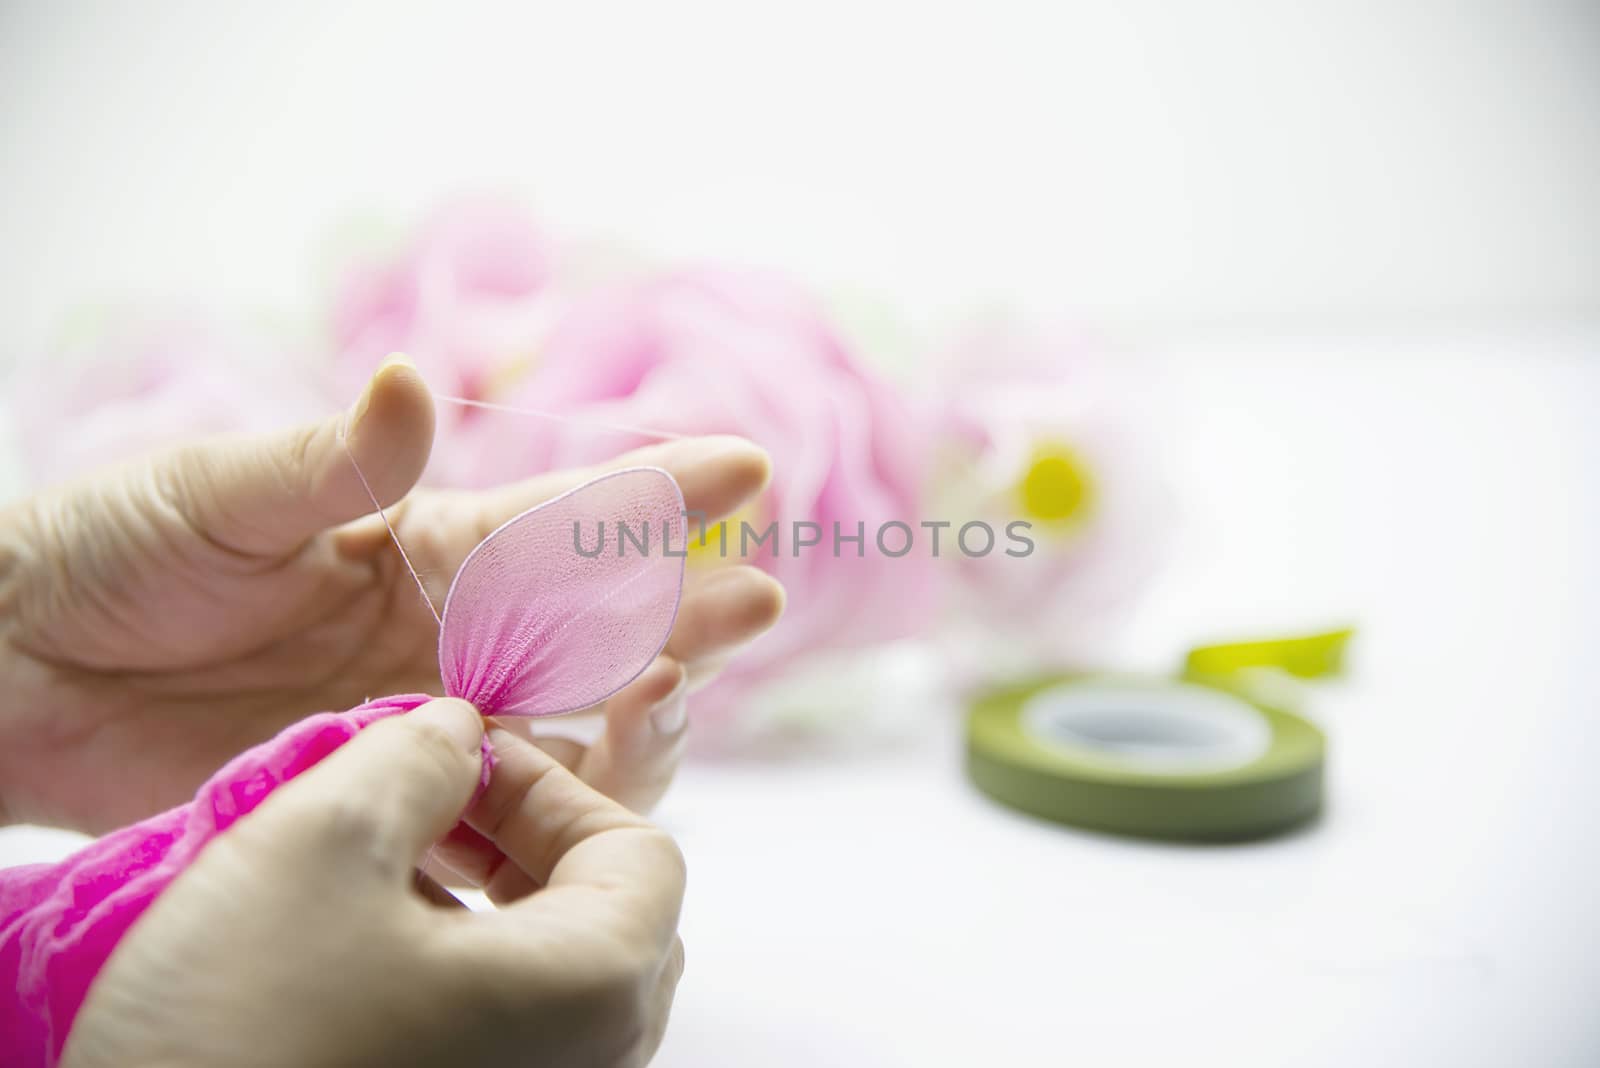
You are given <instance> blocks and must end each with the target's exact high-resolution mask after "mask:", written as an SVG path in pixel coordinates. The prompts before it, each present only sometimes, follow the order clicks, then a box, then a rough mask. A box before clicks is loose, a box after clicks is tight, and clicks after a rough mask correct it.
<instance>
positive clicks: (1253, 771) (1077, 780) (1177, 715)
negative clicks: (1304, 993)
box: [967, 675, 1324, 841]
mask: <svg viewBox="0 0 1600 1068" xmlns="http://www.w3.org/2000/svg"><path fill="white" fill-rule="evenodd" d="M1323 751H1324V743H1323V737H1322V732H1321V731H1320V730H1318V729H1317V728H1316V727H1315V726H1313V725H1312V724H1311V723H1310V722H1308V721H1307V720H1305V719H1303V718H1301V717H1300V716H1297V715H1295V714H1294V713H1292V712H1289V711H1287V710H1285V709H1282V708H1277V707H1274V706H1272V705H1269V704H1267V703H1264V702H1263V701H1261V700H1260V699H1258V698H1255V697H1253V696H1251V695H1250V694H1249V693H1247V692H1246V691H1245V690H1244V689H1243V687H1242V686H1240V685H1237V684H1235V683H1233V682H1230V681H1229V680H1226V679H1219V678H1201V677H1193V678H1188V679H1182V680H1168V679H1152V678H1138V677H1128V676H1113V675H1083V676H1066V677H1054V678H1048V679H1042V680H1036V681H1034V682H1031V683H1027V684H1024V685H1019V686H1012V687H1007V688H1005V689H1000V690H995V691H993V692H991V693H989V694H987V695H986V696H984V697H982V698H980V699H979V700H978V701H977V702H976V704H975V705H974V707H973V709H972V712H971V715H970V717H969V718H968V721H967V771H968V774H969V775H970V776H971V778H972V781H973V782H974V783H976V784H977V786H978V787H979V789H981V790H983V791H984V792H985V793H987V794H989V795H990V796H991V797H994V798H995V799H997V800H999V801H1002V802H1004V803H1006V804H1007V805H1011V806H1012V807H1014V808H1018V809H1021V810H1022V811H1024V812H1030V813H1033V814H1034V815H1037V816H1043V817H1045V818H1046V819H1050V820H1055V821H1057V822H1059V823H1067V824H1071V825H1073V826H1077V827H1086V828H1090V829H1093V830H1098V831H1108V832H1111V833H1115V834H1128V835H1138V836H1143V837H1152V838H1167V839H1180V840H1190V841H1220V840H1237V839H1244V838H1256V837H1261V836H1264V835H1268V834H1272V833H1274V832H1277V831H1281V830H1285V829H1287V828H1289V827H1292V826H1294V825H1295V824H1298V823H1302V822H1304V821H1306V820H1308V819H1310V818H1311V817H1312V816H1314V815H1315V814H1316V813H1317V811H1318V810H1319V809H1320V808H1321V805H1322V768H1323Z"/></svg>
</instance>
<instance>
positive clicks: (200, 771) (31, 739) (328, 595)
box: [0, 362, 783, 832]
mask: <svg viewBox="0 0 1600 1068" xmlns="http://www.w3.org/2000/svg"><path fill="white" fill-rule="evenodd" d="M345 421H346V416H345V415H339V416H333V417H330V418H328V419H326V420H324V421H323V422H321V423H317V424H312V425H310V426H305V427H300V428H297V429H294V430H290V431H285V432H283V433H280V434H275V435H267V436H262V437H235V438H222V439H217V440H213V441H209V442H204V443H201V444H196V445H192V446H186V447H183V448H179V449H175V450H170V451H167V452H164V453H159V454H156V455H153V456H150V457H146V458H141V459H137V460H133V461H131V462H129V463H128V464H125V465H123V466H121V467H117V468H113V469H110V470H107V471H105V472H102V473H99V474H97V475H94V476H92V477H90V478H88V479H86V480H84V481H81V482H78V483H76V484H72V485H68V486H64V487H61V488H59V489H55V490H52V491H49V492H46V493H43V494H40V495H38V496H36V497H34V498H31V499H29V500H27V501H24V502H22V503H21V504H19V505H17V506H14V507H12V508H11V509H9V510H8V511H7V512H6V513H5V514H4V515H3V516H0V628H3V634H4V637H5V639H6V640H5V641H4V642H3V643H0V680H4V682H5V685H6V687H7V690H8V699H7V701H6V703H5V706H4V711H0V822H7V821H32V822H39V823H54V824H62V825H67V826H74V827H78V828H80V829H83V830H88V831H93V832H98V831H103V830H105V829H107V828H109V827H114V826H117V825H120V824H123V823H127V822H130V821H132V820H134V819H138V818H141V817H143V816H146V815H149V814H150V813H153V812H156V811H159V810H161V809H163V808H167V807H170V806H171V805H174V804H177V803H179V802H181V801H183V800H185V799H186V798H188V797H189V796H190V795H191V794H192V793H193V791H194V790H195V788H196V787H197V786H198V785H199V784H200V783H201V782H202V781H203V780H204V779H205V777H206V776H207V775H208V774H210V773H211V772H212V771H214V770H215V769H216V768H217V767H219V766H220V765H222V764H223V763H225V762H226V761H227V760H228V758H230V757H231V756H233V755H234V754H235V753H237V752H239V751H241V750H243V749H245V748H247V747H249V746H250V745H253V744H255V743H257V742H260V741H262V740H263V739H265V738H267V737H270V736H271V735H272V734H274V733H275V732H276V731H278V730H280V729H281V728H282V727H283V726H285V725H286V724H288V723H291V722H293V721H295V720H297V719H300V718H302V717H304V716H306V715H308V714H311V713H313V712H320V711H325V710H339V709H343V708H348V707H350V706H353V705H355V704H359V703H360V702H362V701H363V700H365V699H366V698H368V697H369V696H376V695H379V694H383V693H405V692H433V693H437V692H439V676H438V660H437V640H438V629H437V625H436V623H435V620H434V618H433V616H432V614H431V613H430V612H429V610H428V608H427V606H426V605H424V604H422V603H421V597H420V596H419V595H418V593H417V591H416V588H415V586H414V584H413V582H412V579H411V576H410V574H409V573H408V572H407V571H406V570H405V568H404V566H403V564H402V562H401V560H400V557H399V554H398V553H397V552H396V551H395V549H394V546H393V544H392V543H391V542H390V540H389V537H388V532H387V531H386V530H385V529H384V526H383V523H382V522H381V520H380V518H379V517H378V516H376V515H374V514H371V512H372V505H371V501H370V499H369V498H368V496H367V493H366V491H365V490H364V489H363V488H362V485H361V482H360V480H359V478H358V477H357V475H356V471H355V468H354V467H353V466H352V464H351V462H350V456H349V455H347V454H346V441H341V440H340V437H339V433H340V428H341V425H342V424H343V423H344V422H345ZM433 425H434V413H433V403H432V400H431V397H430V395H429V393H428V390H427V387H426V385H425V384H424V383H423V382H422V379H421V377H420V376H419V375H418V374H417V372H416V369H415V368H414V367H412V366H411V365H409V364H407V363H403V362H402V363H390V364H386V365H385V366H384V367H383V368H380V369H379V371H378V372H377V373H376V374H375V375H374V377H373V379H372V381H371V383H370V384H369V385H368V387H367V390H366V391H365V393H364V394H363V396H362V397H361V399H360V400H358V401H357V403H356V405H355V406H354V408H353V409H352V410H351V412H350V413H348V427H347V439H346V440H347V443H348V447H349V450H350V452H351V453H353V454H354V456H355V457H356V458H357V460H358V462H359V463H360V465H361V469H362V470H363V471H364V472H365V473H366V475H367V478H368V480H369V482H370V484H371V487H372V489H373V491H374V493H375V494H376V495H377V497H378V498H379V499H380V500H381V501H382V502H383V503H384V504H385V505H393V507H391V508H390V509H389V518H390V521H391V522H392V523H393V524H394V526H395V529H396V531H397V533H398V535H399V537H400V539H401V541H402V542H403V544H404V545H405V546H406V550H407V552H408V553H409V554H410V556H411V559H412V562H413V563H414V564H415V565H416V566H417V568H418V570H419V572H420V573H421V574H422V576H423V580H424V582H425V584H426V585H427V586H428V587H429V594H430V596H431V597H432V599H433V601H434V603H435V604H437V603H439V602H440V601H441V600H442V598H443V595H444V592H445V590H446V588H447V587H448V584H449V581H450V578H451V577H452V576H453V575H454V574H455V571H456V569H457V567H458V566H459V565H460V563H461V560H462V559H463V558H464V557H465V556H466V554H467V553H468V552H470V551H471V549H472V548H473V547H474V546H475V545H476V544H477V543H478V542H479V541H480V540H481V539H482V538H483V537H485V536H486V535H487V534H488V533H489V532H491V531H492V530H493V529H494V528H495V527H497V526H499V525H500V524H501V523H502V522H503V521H504V520H506V519H508V518H510V517H511V516H512V515H515V514H516V513H518V512H521V511H523V510H525V509H527V508H530V507H532V506H533V505H535V504H537V503H539V502H540V501H542V500H546V499H548V498H550V497H552V496H554V495H556V494H558V493H561V492H563V491H564V490H566V489H568V488H570V487H571V486H573V485H576V484H577V483H578V482H580V481H582V480H583V479H584V478H586V477H589V476H590V475H592V474H593V473H595V472H594V471H593V470H590V471H563V472H556V473H552V474H548V475H541V476H539V477H536V478H533V479H530V480H528V481H526V482H523V483H520V484H517V485H514V486H508V487H503V488H500V489H495V490H489V491H485V492H481V493H468V492H460V491H439V490H415V491H412V487H413V485H414V484H415V482H416V480H417V479H418V478H419V477H420V475H421V473H422V470H423V467H424V465H425V464H426V462H427V457H428V453H429V451H430V449H431V446H432V440H433ZM636 464H654V465H657V466H660V467H662V468H665V469H666V470H667V471H668V472H670V473H671V474H672V475H673V476H674V477H675V478H676V479H677V480H678V482H679V484H680V486H681V487H682V489H683V493H684V499H685V502H686V504H687V506H688V507H689V508H690V509H691V510H699V511H703V512H705V513H706V514H707V516H708V517H710V518H716V517H718V516H721V515H726V514H727V513H729V512H732V511H733V510H735V509H737V508H738V507H739V506H740V505H741V504H743V503H744V502H745V501H746V500H747V499H749V498H750V497H752V496H753V495H754V494H756V493H758V492H759V491H760V490H761V488H762V487H763V486H764V485H765V483H766V480H767V478H768V474H769V466H768V460H767V457H766V454H765V453H764V452H762V451H761V450H760V449H758V448H757V447H755V446H754V445H752V444H750V443H749V442H747V441H743V440H741V439H738V438H728V437H710V438H690V439H684V440H679V441H673V442H670V443H667V444H664V445H658V446H653V447H650V448H646V449H640V450H638V451H636V452H633V453H630V454H628V455H626V456H624V457H621V458H619V459H618V460H617V461H615V462H614V463H613V464H611V465H608V466H631V465H636ZM408 491H409V492H408ZM395 502H398V503H395ZM782 605H783V594H782V590H781V588H780V587H779V586H778V585H777V584H776V583H775V582H774V581H773V580H772V579H770V578H769V577H768V576H766V575H765V574H763V573H762V572H760V571H757V570H756V569H754V568H749V567H727V568H719V569H715V570H713V571H711V572H709V573H706V574H703V575H698V576H694V575H692V576H691V578H690V581H689V583H688V584H687V585H686V587H685V591H684V599H683V603H682V606H681V608H680V610H679V613H678V619H677V623H676V626H675V628H674V630H673V633H672V637H671V638H670V639H669V641H668V643H667V647H666V649H665V650H664V652H663V655H662V657H661V658H660V659H659V660H658V662H657V663H655V664H653V665H652V666H651V667H650V668H649V669H647V670H646V672H645V673H644V674H643V675H641V676H640V677H639V678H638V679H636V680H635V681H634V682H633V683H632V684H630V686H629V687H628V688H626V689H624V690H623V691H622V692H621V693H619V694H618V695H617V696H616V697H614V698H613V699H612V701H611V702H609V703H608V706H607V709H606V714H607V719H608V722H607V727H606V731H605V733H604V736H603V738H602V740H601V741H599V742H597V743H596V745H595V746H593V747H590V748H582V747H578V746H575V745H574V744H573V743H571V742H568V741H565V740H560V739H550V740H549V741H548V742H546V743H544V744H548V745H549V746H550V748H551V749H552V751H553V752H554V753H555V755H556V756H558V757H559V758H560V759H561V760H562V761H563V762H564V763H566V764H569V765H570V766H571V767H573V768H574V769H575V770H576V771H577V772H578V774H579V775H580V776H582V777H583V778H585V779H586V780H587V781H589V782H591V783H593V784H594V785H596V786H597V787H599V788H600V789H602V790H604V791H606V792H608V793H610V794H611V795H612V796H614V797H615V798H617V799H619V800H621V801H622V802H623V803H625V804H628V805H630V806H633V807H635V808H637V809H640V810H643V809H645V808H648V807H649V805H651V804H653V803H654V801H655V800H656V799H658V798H659V796H660V794H661V792H662V790H664V789H665V787H666V784H667V782H668V781H669V780H670V777H671V774H672V770H673V768H674V767H675V765H676V761H677V756H678V751H679V749H680V748H681V741H682V736H683V724H684V719H683V716H682V712H681V707H679V705H678V698H679V696H681V693H682V692H683V691H684V690H685V689H692V688H693V687H694V686H697V685H700V684H703V683H704V682H705V681H706V680H707V679H708V678H709V677H710V676H711V675H712V674H714V672H715V670H716V667H717V665H718V664H719V663H720V662H721V661H722V660H723V659H724V658H726V657H727V656H728V655H730V653H731V652H732V651H733V650H734V649H736V648H737V647H738V646H739V645H742V644H744V643H745V642H747V641H748V640H750V639H751V638H753V637H755V636H756V635H757V634H759V633H760V632H761V631H763V630H765V629H766V628H767V627H768V626H770V625H771V624H772V623H773V622H774V621H775V620H776V618H777V616H778V614H779V613H780V612H781V610H782ZM683 680H687V683H686V685H684V686H680V683H682V682H683ZM516 729H517V730H518V731H520V732H521V733H523V734H524V736H528V728H527V727H525V726H524V727H519V728H516Z"/></svg>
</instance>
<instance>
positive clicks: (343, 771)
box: [260, 697, 483, 878]
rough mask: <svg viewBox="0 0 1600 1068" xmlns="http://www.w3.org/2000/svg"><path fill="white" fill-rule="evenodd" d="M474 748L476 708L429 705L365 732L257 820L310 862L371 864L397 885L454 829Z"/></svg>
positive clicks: (474, 778) (470, 783)
mask: <svg viewBox="0 0 1600 1068" xmlns="http://www.w3.org/2000/svg"><path fill="white" fill-rule="evenodd" d="M482 745H483V719H482V717H480V716H479V715H478V710H477V709H476V708H473V707H472V706H471V705H470V704H468V703H467V702H465V701H462V700H460V699H459V698H454V697H445V698H440V699H438V700H434V701H429V702H427V703H426V704H423V705H419V706H418V707H417V708H415V709H413V710H412V711H410V712H407V713H405V714H404V715H399V716H391V717H389V718H388V719H382V720H379V721H378V722H376V723H374V724H372V725H371V726H368V727H366V728H364V729H363V730H362V731H361V732H360V733H359V734H357V735H356V736H355V737H354V738H352V739H350V740H349V741H348V742H346V743H345V744H344V745H342V746H340V747H339V748H338V749H337V750H335V751H334V752H333V753H332V754H330V755H329V756H328V757H327V758H326V759H324V760H323V761H322V762H320V763H319V764H317V765H316V766H315V767H313V768H312V769H311V770H309V771H307V772H306V773H305V774H303V775H301V776H299V777H298V778H296V779H294V780H293V781H292V782H290V783H288V784H287V785H285V786H284V787H283V788H282V789H280V790H279V791H278V792H277V793H275V794H274V795H273V796H272V797H271V798H270V799H269V800H268V801H267V803H266V804H264V805H262V807H261V810H260V814H261V815H262V816H263V817H265V818H266V820H269V821H273V822H275V823H277V824H278V825H279V826H281V827H282V828H283V829H285V830H286V831H287V830H289V829H291V828H292V829H293V831H292V833H291V834H290V835H289V837H290V839H291V840H293V841H298V842H302V843H306V844H307V845H308V846H309V848H310V850H311V851H312V852H313V853H314V854H315V855H316V857H317V859H318V860H319V861H322V862H324V863H331V862H350V861H355V862H358V863H359V862H370V861H375V862H376V863H377V864H378V866H379V868H380V869H381V870H382V871H383V872H384V873H385V874H389V873H392V874H393V875H394V876H395V877H397V878H399V877H404V876H407V875H409V873H410V871H411V869H412V868H413V867H415V866H416V863H417V860H418V858H419V857H421V856H422V854H423V852H424V850H426V849H428V848H429V847H430V846H432V845H433V844H434V843H435V842H437V841H439V840H440V839H441V838H443V837H444V836H445V835H446V834H447V833H449V831H450V828H452V827H454V826H455V825H456V823H457V822H458V821H459V820H460V819H461V815H462V812H463V811H464V810H465V809H466V807H467V803H468V802H469V801H470V800H471V799H472V793H473V791H474V790H475V789H476V788H477V786H478V783H479V781H480V777H481V769H482V762H481V754H482ZM269 811H270V813H271V814H270V815H268V813H269ZM269 833H270V829H269Z"/></svg>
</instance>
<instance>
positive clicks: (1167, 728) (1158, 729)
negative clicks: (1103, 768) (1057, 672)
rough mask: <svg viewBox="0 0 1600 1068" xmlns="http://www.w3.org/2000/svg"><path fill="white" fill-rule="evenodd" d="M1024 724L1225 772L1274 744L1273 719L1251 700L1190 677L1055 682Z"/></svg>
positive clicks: (1131, 759)
mask: <svg viewBox="0 0 1600 1068" xmlns="http://www.w3.org/2000/svg"><path fill="white" fill-rule="evenodd" d="M1022 727H1023V729H1024V730H1025V731H1027V732H1028V734H1030V735H1031V736H1032V737H1033V738H1035V739H1036V740H1038V741H1040V742H1042V743H1044V744H1046V745H1052V746H1057V747H1060V748H1065V749H1070V750H1073V751H1075V752H1079V753H1085V754H1088V755H1091V756H1094V757H1095V758H1097V759H1101V760H1112V761H1116V762H1117V763H1121V764H1126V765H1129V766H1131V767H1138V768H1143V769H1148V770H1154V771H1176V772H1191V771H1222V770H1224V769H1226V768H1235V767H1239V766H1241V765H1244V764H1248V763H1250V762H1251V761H1253V760H1256V759H1258V758H1259V757H1260V756H1261V755H1262V754H1263V753H1265V752H1266V751H1267V747H1268V746H1269V745H1271V744H1272V729H1271V727H1270V726H1268V724H1267V721H1266V718H1265V717H1264V716H1262V715H1261V713H1260V712H1259V711H1258V710H1256V709H1255V708H1254V707H1252V706H1251V705H1250V703H1249V702H1248V701H1244V700H1242V699H1240V698H1238V697H1234V696H1232V695H1231V694H1227V693H1223V692H1221V691H1220V690H1214V689H1211V688H1210V687H1206V686H1196V685H1193V684H1192V683H1184V682H1173V683H1161V684H1153V683H1145V684H1140V683H1138V682H1121V681H1117V680H1112V679H1089V680H1084V681H1081V682H1069V683H1063V684H1061V685H1059V686H1052V687H1050V688H1049V689H1046V690H1041V691H1039V692H1038V693H1036V694H1034V695H1033V696H1032V697H1030V698H1029V699H1028V700H1027V702H1026V703H1024V704H1023V706H1022Z"/></svg>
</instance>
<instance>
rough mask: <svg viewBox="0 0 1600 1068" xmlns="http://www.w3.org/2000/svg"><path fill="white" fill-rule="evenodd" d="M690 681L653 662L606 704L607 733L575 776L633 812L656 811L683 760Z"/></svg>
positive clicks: (668, 661)
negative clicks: (679, 763)
mask: <svg viewBox="0 0 1600 1068" xmlns="http://www.w3.org/2000/svg"><path fill="white" fill-rule="evenodd" d="M688 681H689V680H688V674H687V672H685V671H684V669H683V665H681V664H679V663H678V662H677V661H676V660H674V659H672V658H671V657H668V656H662V657H657V658H656V660H655V662H654V663H653V664H651V665H650V666H649V667H648V668H646V669H645V670H644V673H643V674H641V675H640V676H639V677H638V678H637V679H634V680H633V681H632V682H630V683H629V684H628V685H627V686H625V687H623V688H622V690H621V691H619V692H618V693H617V694H616V695H615V696H614V697H612V698H611V700H609V701H607V702H606V729H605V733H604V734H603V735H601V736H600V739H599V740H598V741H597V742H595V744H594V745H592V746H590V747H589V750H588V752H587V753H585V754H584V757H583V760H582V762H580V763H579V764H578V768H577V771H578V777H579V778H581V779H582V780H583V781H584V782H586V783H588V784H589V785H590V786H592V787H594V788H595V789H596V790H599V791H600V792H601V793H603V794H605V795H606V796H607V797H610V798H611V799H613V800H615V801H617V802H620V803H621V804H624V805H626V806H628V807H629V808H631V809H633V810H634V811H635V812H638V813H645V812H649V811H650V809H652V808H654V807H655V805H656V802H658V801H660V800H661V795H662V794H664V793H666V792H667V787H668V786H669V785H671V783H672V776H673V774H674V773H675V772H676V771H677V770H678V761H679V759H680V758H681V757H682V755H683V740H684V735H685V730H686V728H687V726H688V717H687V705H686V700H687V699H686V691H687V690H688Z"/></svg>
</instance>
